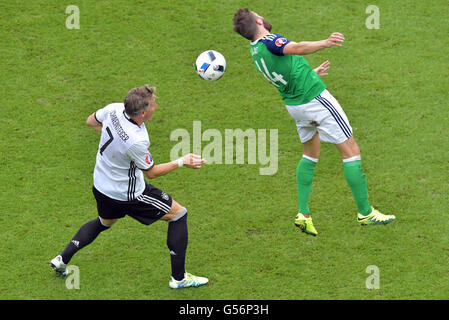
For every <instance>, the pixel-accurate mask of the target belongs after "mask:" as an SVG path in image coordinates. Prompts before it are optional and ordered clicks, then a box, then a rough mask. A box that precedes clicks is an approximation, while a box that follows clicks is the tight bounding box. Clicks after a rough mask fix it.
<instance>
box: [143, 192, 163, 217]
mask: <svg viewBox="0 0 449 320" xmlns="http://www.w3.org/2000/svg"><path fill="white" fill-rule="evenodd" d="M137 200H139V201H141V202H144V203H147V204H151V205H153V206H155V207H156V208H158V209H161V210H162V211H163V212H165V213H167V212H169V211H170V207H169V206H168V205H166V204H165V203H163V202H162V201H160V200H158V199H155V198H152V197H149V196H146V195H143V194H141V195H140V196H138V197H137Z"/></svg>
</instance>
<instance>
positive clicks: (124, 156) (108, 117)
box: [50, 85, 208, 289]
mask: <svg viewBox="0 0 449 320" xmlns="http://www.w3.org/2000/svg"><path fill="white" fill-rule="evenodd" d="M155 90H156V89H155V88H154V87H150V86H148V85H145V86H142V87H138V88H134V89H131V90H130V91H129V92H128V94H127V96H126V98H125V102H124V103H112V104H109V105H107V106H106V107H104V108H102V109H99V110H97V111H96V112H95V113H93V114H91V115H90V116H89V117H88V118H87V121H86V123H87V125H88V126H90V127H91V128H93V129H95V130H97V131H99V132H101V138H100V144H99V147H98V152H97V158H96V164H95V170H94V179H93V180H94V181H93V184H94V186H93V194H94V196H95V199H96V201H97V209H98V216H99V217H98V218H96V219H94V220H91V221H89V222H87V223H85V224H84V225H83V226H82V227H81V228H80V229H79V231H78V232H77V233H76V234H75V236H74V237H73V238H72V240H71V241H70V242H69V244H68V245H67V246H66V248H65V249H64V250H63V251H62V252H61V254H60V255H58V256H56V257H55V258H54V259H53V260H52V261H51V262H50V266H51V267H52V268H53V269H54V270H55V271H56V272H57V273H58V274H60V275H62V276H66V275H67V270H66V266H67V264H68V263H69V261H70V260H71V258H72V257H73V255H74V254H75V253H76V252H78V251H79V250H80V249H82V248H83V247H85V246H87V245H88V244H90V243H91V242H92V241H94V240H95V239H96V237H97V236H98V235H99V234H100V233H101V232H102V231H105V230H108V229H109V228H110V227H111V226H112V225H113V224H114V223H115V222H116V221H117V220H118V219H120V218H123V217H124V216H125V215H128V216H131V217H132V218H134V219H136V220H138V221H139V222H140V223H142V224H145V225H150V224H151V223H153V222H155V221H157V220H165V221H167V222H168V232H167V246H168V249H169V250H170V257H171V267H172V274H171V278H170V281H169V286H170V287H171V288H174V289H179V288H186V287H194V286H195V287H196V286H201V285H203V284H206V283H207V282H208V279H207V278H204V277H197V276H194V275H192V274H190V273H187V272H186V271H185V254H186V250H187V241H188V232H187V209H186V208H184V207H183V206H181V205H180V204H179V203H177V202H176V201H175V200H173V199H172V197H171V196H170V195H168V194H167V193H165V192H163V191H162V190H159V189H158V188H156V187H154V186H153V185H151V184H149V183H147V182H146V181H145V178H144V176H146V177H147V178H149V179H154V178H157V177H159V176H162V175H165V174H167V173H169V172H170V171H173V170H174V169H176V168H178V167H182V166H186V167H188V168H192V169H199V168H201V166H202V165H203V163H204V162H205V160H204V159H201V157H200V156H198V155H194V154H188V155H185V156H183V157H182V158H180V159H178V160H175V161H171V162H168V163H162V164H154V161H153V158H152V156H151V154H150V152H149V151H148V148H149V146H150V140H149V137H148V132H147V129H146V127H145V122H148V121H151V119H152V116H153V113H154V112H155V110H156V108H157V104H156V101H155V98H156V97H155V95H154V93H155Z"/></svg>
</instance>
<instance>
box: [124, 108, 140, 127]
mask: <svg viewBox="0 0 449 320" xmlns="http://www.w3.org/2000/svg"><path fill="white" fill-rule="evenodd" d="M123 116H124V117H125V119H126V120H128V121H129V122H131V123H133V124H135V125H136V126H138V127H139V128H140V126H139V125H138V124H137V123H136V122H135V121H134V120H133V119H131V117H130V116H128V115H127V114H126V112H125V110H123Z"/></svg>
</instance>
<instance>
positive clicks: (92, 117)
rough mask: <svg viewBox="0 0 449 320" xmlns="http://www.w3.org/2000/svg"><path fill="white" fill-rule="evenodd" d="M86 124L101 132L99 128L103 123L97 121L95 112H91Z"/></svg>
mask: <svg viewBox="0 0 449 320" xmlns="http://www.w3.org/2000/svg"><path fill="white" fill-rule="evenodd" d="M86 124H87V125H88V126H89V127H91V128H92V129H94V130H96V131H99V132H101V129H102V128H103V125H102V124H101V123H100V122H98V121H97V118H95V112H94V113H92V114H91V115H90V116H89V117H88V118H87V120H86Z"/></svg>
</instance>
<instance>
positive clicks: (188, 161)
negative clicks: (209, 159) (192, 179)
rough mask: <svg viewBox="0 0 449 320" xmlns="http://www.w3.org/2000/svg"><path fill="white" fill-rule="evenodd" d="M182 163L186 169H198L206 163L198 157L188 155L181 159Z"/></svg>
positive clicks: (191, 154)
mask: <svg viewBox="0 0 449 320" xmlns="http://www.w3.org/2000/svg"><path fill="white" fill-rule="evenodd" d="M182 162H183V163H184V166H186V167H187V168H191V169H199V168H201V166H202V165H203V164H204V163H205V162H206V160H205V159H202V158H201V156H199V155H196V154H193V153H189V154H187V155H185V156H184V157H182Z"/></svg>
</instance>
